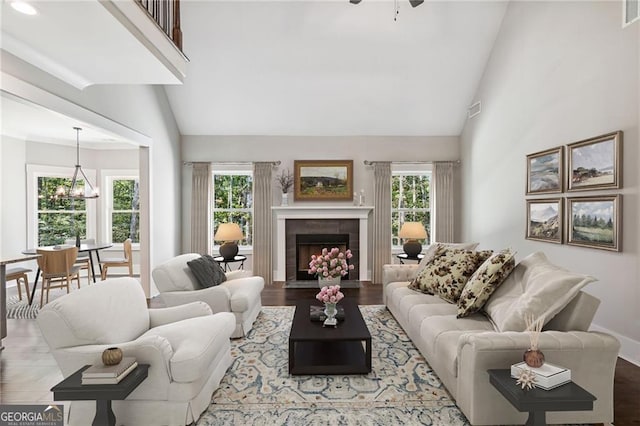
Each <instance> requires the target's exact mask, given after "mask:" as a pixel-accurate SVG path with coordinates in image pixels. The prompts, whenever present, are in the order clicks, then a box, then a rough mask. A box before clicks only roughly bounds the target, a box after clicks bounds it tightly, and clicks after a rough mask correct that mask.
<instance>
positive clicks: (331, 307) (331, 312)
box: [324, 302, 338, 327]
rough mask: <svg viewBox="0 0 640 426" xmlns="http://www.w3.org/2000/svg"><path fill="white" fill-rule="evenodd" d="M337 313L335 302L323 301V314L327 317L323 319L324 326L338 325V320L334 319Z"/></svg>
mask: <svg viewBox="0 0 640 426" xmlns="http://www.w3.org/2000/svg"><path fill="white" fill-rule="evenodd" d="M337 313H338V304H337V303H331V302H325V304H324V314H325V315H326V316H327V319H325V320H324V325H325V326H328V325H332V326H334V327H335V326H336V325H338V320H337V319H336V315H337Z"/></svg>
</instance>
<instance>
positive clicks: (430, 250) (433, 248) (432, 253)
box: [413, 243, 478, 278]
mask: <svg viewBox="0 0 640 426" xmlns="http://www.w3.org/2000/svg"><path fill="white" fill-rule="evenodd" d="M440 247H449V248H456V249H460V250H475V248H476V247H478V243H433V244H431V245H429V247H427V250H426V251H425V252H424V257H423V258H422V260H421V261H420V263H419V264H418V269H416V271H415V273H414V275H413V278H416V277H417V276H418V275H420V273H421V272H422V271H424V268H426V266H427V265H428V264H430V263H431V262H433V259H434V258H435V257H436V252H437V251H438V248H440Z"/></svg>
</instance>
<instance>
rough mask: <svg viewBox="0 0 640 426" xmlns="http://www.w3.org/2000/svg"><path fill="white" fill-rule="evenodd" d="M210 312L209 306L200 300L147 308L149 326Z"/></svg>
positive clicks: (152, 326) (209, 313) (200, 315)
mask: <svg viewBox="0 0 640 426" xmlns="http://www.w3.org/2000/svg"><path fill="white" fill-rule="evenodd" d="M212 313H213V312H212V311H211V307H210V306H209V305H207V304H206V303H204V302H201V301H197V302H193V303H187V304H186V305H178V306H172V307H170V308H155V309H149V328H154V327H157V326H159V325H164V324H170V323H172V322H176V321H182V320H185V319H188V318H195V317H202V316H205V315H211V314H212Z"/></svg>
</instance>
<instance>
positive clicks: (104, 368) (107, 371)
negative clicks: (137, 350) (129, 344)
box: [82, 357, 138, 385]
mask: <svg viewBox="0 0 640 426" xmlns="http://www.w3.org/2000/svg"><path fill="white" fill-rule="evenodd" d="M137 366H138V363H137V362H136V359H135V358H133V357H124V358H122V361H120V363H119V364H116V365H102V364H101V365H92V366H91V367H89V368H87V369H86V370H84V371H83V372H82V384H83V385H115V384H117V383H120V380H122V379H124V378H125V377H127V374H129V373H131V372H132V371H133V370H135V368H136V367H137Z"/></svg>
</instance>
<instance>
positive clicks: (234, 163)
mask: <svg viewBox="0 0 640 426" xmlns="http://www.w3.org/2000/svg"><path fill="white" fill-rule="evenodd" d="M197 162H198V161H183V162H182V165H183V166H193V164H194V163H197ZM203 163H206V161H203ZM253 163H271V165H272V166H274V167H275V166H279V165H280V164H281V163H282V162H281V161H280V160H278V161H210V162H209V164H228V165H232V166H233V165H236V166H246V165H250V164H253Z"/></svg>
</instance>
